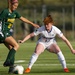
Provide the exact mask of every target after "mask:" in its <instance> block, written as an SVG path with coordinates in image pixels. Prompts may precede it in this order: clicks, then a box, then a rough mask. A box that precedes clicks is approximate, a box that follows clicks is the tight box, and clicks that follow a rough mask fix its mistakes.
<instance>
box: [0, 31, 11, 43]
mask: <svg viewBox="0 0 75 75" xmlns="http://www.w3.org/2000/svg"><path fill="white" fill-rule="evenodd" d="M9 36H11V35H10V33H7V32H6V33H5V32H4V33H2V32H0V43H4V41H5V39H6V37H9Z"/></svg>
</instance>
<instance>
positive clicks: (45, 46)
mask: <svg viewBox="0 0 75 75" xmlns="http://www.w3.org/2000/svg"><path fill="white" fill-rule="evenodd" d="M37 44H42V45H43V47H44V49H49V48H50V46H51V45H52V44H57V43H56V41H55V39H51V40H50V41H49V42H44V41H42V40H41V39H39V40H38V42H37Z"/></svg>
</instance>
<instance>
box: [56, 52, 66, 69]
mask: <svg viewBox="0 0 75 75" xmlns="http://www.w3.org/2000/svg"><path fill="white" fill-rule="evenodd" d="M57 55H58V59H59V61H60V63H61V64H62V66H63V68H67V67H66V60H65V57H64V55H63V54H62V52H61V51H60V52H58V53H57Z"/></svg>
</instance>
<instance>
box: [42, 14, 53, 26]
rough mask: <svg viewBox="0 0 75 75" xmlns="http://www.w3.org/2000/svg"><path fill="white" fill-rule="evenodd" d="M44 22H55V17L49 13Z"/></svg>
mask: <svg viewBox="0 0 75 75" xmlns="http://www.w3.org/2000/svg"><path fill="white" fill-rule="evenodd" d="M43 22H44V24H45V25H47V24H48V23H53V19H52V16H51V15H48V16H47V17H46V18H45V19H44V21H43Z"/></svg>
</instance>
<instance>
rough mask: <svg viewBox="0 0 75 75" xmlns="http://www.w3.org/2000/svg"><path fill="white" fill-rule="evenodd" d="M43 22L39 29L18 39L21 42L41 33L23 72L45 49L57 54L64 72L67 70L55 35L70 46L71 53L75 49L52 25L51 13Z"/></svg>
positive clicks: (27, 71) (29, 68) (74, 51)
mask: <svg viewBox="0 0 75 75" xmlns="http://www.w3.org/2000/svg"><path fill="white" fill-rule="evenodd" d="M43 22H44V26H41V27H40V28H39V29H37V30H35V31H34V32H33V33H31V34H29V35H27V36H26V37H25V38H24V39H23V40H19V42H20V43H23V42H25V41H26V40H28V39H29V38H31V37H33V36H37V35H39V34H41V36H40V38H39V40H38V42H37V45H36V48H35V51H34V53H33V55H32V57H31V59H30V62H29V65H28V68H27V69H26V70H25V73H29V72H30V70H31V68H32V66H33V64H34V63H35V62H36V60H37V58H38V56H39V55H40V54H41V53H42V52H44V50H45V49H47V50H48V51H49V52H52V53H55V54H57V56H58V59H59V60H60V63H61V64H62V66H63V69H64V72H69V70H68V68H67V66H66V61H65V58H64V55H63V54H62V52H61V50H60V48H59V46H58V45H57V43H56V41H55V36H56V35H57V36H58V37H59V38H61V39H62V40H63V41H64V42H65V43H66V44H67V45H68V47H69V48H70V50H71V52H72V53H73V54H74V53H75V50H74V49H73V47H72V45H71V44H70V42H69V41H68V40H67V38H66V37H65V36H64V35H63V33H62V32H61V31H60V30H59V29H58V28H57V27H56V26H54V25H53V19H52V17H51V15H49V16H47V17H46V18H45V19H44V21H43Z"/></svg>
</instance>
